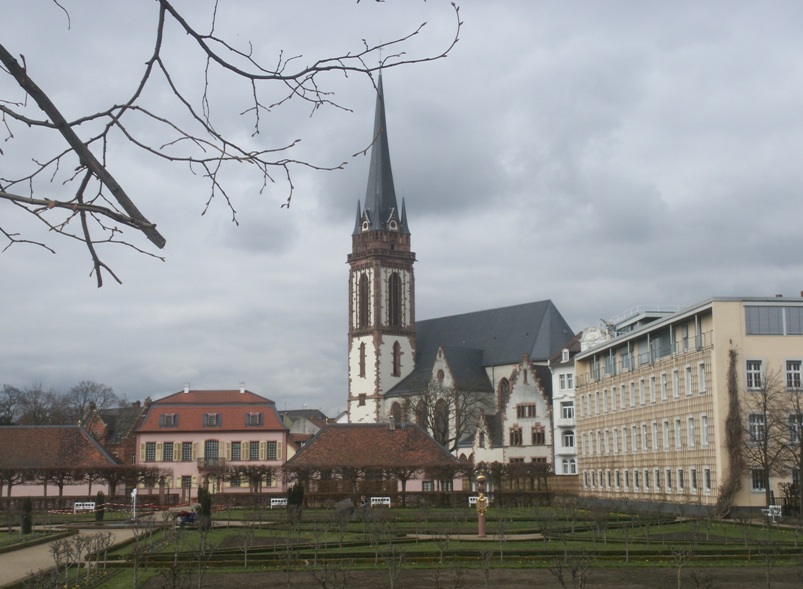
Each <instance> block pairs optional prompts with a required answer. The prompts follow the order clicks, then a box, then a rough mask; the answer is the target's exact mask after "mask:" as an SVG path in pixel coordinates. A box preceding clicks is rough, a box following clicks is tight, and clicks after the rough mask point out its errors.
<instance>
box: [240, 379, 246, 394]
mask: <svg viewBox="0 0 803 589" xmlns="http://www.w3.org/2000/svg"><path fill="white" fill-rule="evenodd" d="M244 392H245V383H244V382H241V383H240V394H242V393H244Z"/></svg>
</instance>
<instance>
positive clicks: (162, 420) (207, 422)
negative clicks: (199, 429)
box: [159, 411, 264, 427]
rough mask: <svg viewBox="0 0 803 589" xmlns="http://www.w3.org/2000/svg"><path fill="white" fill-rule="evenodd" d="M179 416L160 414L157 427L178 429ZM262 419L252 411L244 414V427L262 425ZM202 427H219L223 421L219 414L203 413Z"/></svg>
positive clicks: (261, 416) (175, 414)
mask: <svg viewBox="0 0 803 589" xmlns="http://www.w3.org/2000/svg"><path fill="white" fill-rule="evenodd" d="M178 421H179V415H178V414H177V413H160V414H159V427H178ZM263 423H264V418H263V415H262V413H260V412H258V411H252V412H249V413H246V414H245V423H244V425H246V426H249V425H250V426H254V425H262V424H263ZM202 425H203V427H221V426H222V425H223V419H222V416H221V415H220V413H204V415H203V417H202Z"/></svg>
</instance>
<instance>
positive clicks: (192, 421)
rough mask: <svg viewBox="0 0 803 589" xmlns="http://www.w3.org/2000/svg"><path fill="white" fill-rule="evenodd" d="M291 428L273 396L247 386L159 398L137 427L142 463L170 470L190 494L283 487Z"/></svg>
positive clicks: (172, 483)
mask: <svg viewBox="0 0 803 589" xmlns="http://www.w3.org/2000/svg"><path fill="white" fill-rule="evenodd" d="M287 435H288V429H287V427H286V426H285V425H284V424H283V423H282V421H281V419H280V418H279V415H278V413H277V411H276V406H275V404H274V402H273V401H271V400H270V399H266V398H265V397H261V396H260V395H257V394H255V393H252V392H250V391H247V390H246V389H245V387H244V386H242V387H241V388H240V389H239V390H219V391H216V390H214V391H205V390H191V389H190V388H189V386H187V387H185V389H184V391H182V392H178V393H175V394H173V395H169V396H167V397H165V398H163V399H159V400H156V401H153V402H152V403H151V405H150V407H148V412H147V414H146V416H145V419H144V421H143V422H142V424H141V425H140V426H139V427H138V428H137V441H138V444H139V452H138V456H137V463H138V464H144V465H148V466H157V467H159V468H160V469H162V471H163V472H164V482H165V485H166V486H167V489H168V490H169V491H172V492H173V493H177V494H180V495H181V497H182V498H183V499H185V500H188V499H190V498H191V497H195V496H196V494H197V488H198V487H199V486H204V487H206V488H208V489H209V490H210V491H212V492H216V493H219V492H226V493H229V492H231V493H238V492H248V491H255V492H259V491H270V492H281V491H283V490H284V480H283V478H282V476H281V466H282V464H284V462H285V460H286V458H287V441H288V440H287Z"/></svg>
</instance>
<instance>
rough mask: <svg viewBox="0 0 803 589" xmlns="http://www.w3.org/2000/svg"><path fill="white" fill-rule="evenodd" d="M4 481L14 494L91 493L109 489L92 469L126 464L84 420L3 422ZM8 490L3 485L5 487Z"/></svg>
mask: <svg viewBox="0 0 803 589" xmlns="http://www.w3.org/2000/svg"><path fill="white" fill-rule="evenodd" d="M0 448H3V451H2V452H0V485H1V486H3V487H5V491H6V495H7V496H9V497H15V496H16V497H25V496H40V497H41V496H47V495H48V494H49V493H48V487H51V488H54V490H55V493H54V494H58V495H59V496H61V495H67V496H78V495H80V496H86V495H87V494H89V493H91V492H98V491H103V492H104V493H108V492H109V487H108V485H105V484H101V483H100V482H98V479H97V478H95V479H94V481H93V482H94V486H93V482H88V481H86V475H87V474H88V473H94V474H96V473H98V472H102V471H105V470H109V469H112V470H114V469H118V468H120V466H121V465H120V463H119V462H117V461H116V460H115V459H114V457H112V456H111V455H110V454H109V453H108V452H107V451H106V449H105V448H104V447H103V446H102V445H101V444H100V443H98V441H97V440H95V439H94V438H93V437H92V436H91V435H89V433H88V432H87V431H86V430H85V429H84V428H83V427H81V426H80V425H17V426H3V427H0ZM2 490H3V489H2V488H0V491H2Z"/></svg>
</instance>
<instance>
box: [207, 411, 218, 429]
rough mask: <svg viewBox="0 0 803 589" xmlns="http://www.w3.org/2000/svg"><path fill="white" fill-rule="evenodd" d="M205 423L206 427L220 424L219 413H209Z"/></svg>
mask: <svg viewBox="0 0 803 589" xmlns="http://www.w3.org/2000/svg"><path fill="white" fill-rule="evenodd" d="M204 425H205V426H206V427H217V426H218V425H220V423H219V419H218V414H217V413H207V414H206V415H205V416H204Z"/></svg>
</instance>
